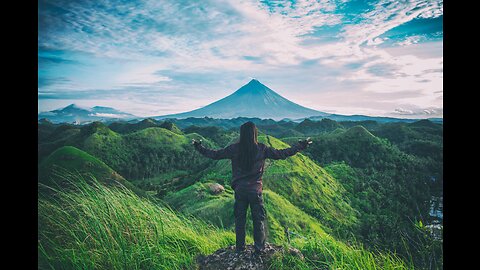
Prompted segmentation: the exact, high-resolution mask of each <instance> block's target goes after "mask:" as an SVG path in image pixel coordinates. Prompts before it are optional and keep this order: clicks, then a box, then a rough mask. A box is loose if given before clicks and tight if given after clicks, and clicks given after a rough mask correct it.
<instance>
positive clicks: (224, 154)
mask: <svg viewBox="0 0 480 270" xmlns="http://www.w3.org/2000/svg"><path fill="white" fill-rule="evenodd" d="M194 146H195V149H197V150H198V152H200V153H201V154H202V155H204V156H206V157H208V158H212V159H231V160H232V177H233V180H232V188H233V189H234V190H235V191H237V190H247V191H257V192H260V191H262V175H263V167H264V165H265V159H267V158H270V159H285V158H287V157H289V156H293V155H295V154H296V153H297V152H299V151H301V150H303V149H305V148H306V147H307V145H306V144H301V143H298V144H296V145H294V146H292V147H290V148H286V149H281V150H278V149H275V148H272V147H269V146H266V145H265V144H263V143H258V151H257V156H256V158H255V162H254V164H253V166H252V169H251V170H248V171H244V170H243V169H242V168H240V165H239V161H238V153H239V149H238V148H239V144H238V143H234V144H231V145H229V146H227V147H225V148H223V149H219V150H211V149H208V148H205V147H204V146H202V145H201V144H195V145H194Z"/></svg>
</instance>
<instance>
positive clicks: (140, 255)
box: [38, 177, 235, 269]
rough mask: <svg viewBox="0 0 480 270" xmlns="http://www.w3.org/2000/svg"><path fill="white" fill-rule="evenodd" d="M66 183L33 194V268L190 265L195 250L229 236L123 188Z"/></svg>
mask: <svg viewBox="0 0 480 270" xmlns="http://www.w3.org/2000/svg"><path fill="white" fill-rule="evenodd" d="M71 182H72V185H73V186H74V187H75V190H70V191H67V190H58V191H56V193H55V195H54V196H52V195H49V196H46V195H44V194H39V200H38V255H39V261H38V264H39V265H38V266H39V269H191V268H193V266H194V264H195V257H196V255H198V254H209V253H212V252H213V251H215V250H217V249H219V248H221V247H225V246H229V245H232V244H233V243H234V241H235V236H234V234H233V233H232V232H228V231H222V230H219V229H216V228H214V227H212V226H210V225H208V224H206V223H204V222H201V221H198V220H196V219H192V218H189V219H186V218H183V217H182V216H181V215H178V214H176V213H175V212H173V211H171V210H170V209H169V208H167V207H163V206H159V205H156V204H155V203H153V202H152V201H149V200H147V199H143V198H140V197H138V196H137V195H136V194H134V193H133V192H132V191H130V190H129V189H126V188H122V187H106V186H103V185H102V184H100V183H98V182H96V181H93V183H92V185H89V184H87V183H86V182H85V181H84V180H83V179H82V178H81V177H80V178H78V179H72V181H71ZM43 188H46V187H43Z"/></svg>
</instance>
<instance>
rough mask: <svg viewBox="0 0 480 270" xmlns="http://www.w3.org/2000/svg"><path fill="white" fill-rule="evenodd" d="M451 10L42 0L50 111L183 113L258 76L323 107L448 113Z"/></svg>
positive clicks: (357, 4)
mask: <svg viewBox="0 0 480 270" xmlns="http://www.w3.org/2000/svg"><path fill="white" fill-rule="evenodd" d="M442 16H443V2H442V1H390V2H388V1H260V2H257V1H238V0H230V1H229V0H224V1H156V0H151V1H150V0H147V1H58V0H57V1H40V2H39V38H38V44H39V82H38V83H39V86H38V87H39V89H38V94H39V111H47V110H51V109H56V108H58V107H62V106H65V105H68V104H69V103H76V104H80V105H85V106H92V105H102V106H112V107H115V108H117V109H120V110H124V111H127V112H130V113H133V114H136V115H144V116H153V115H162V114H168V113H175V112H183V111H188V110H192V109H196V108H199V107H201V106H205V105H207V104H208V103H210V102H213V101H215V100H217V99H219V98H222V97H224V96H226V95H228V94H230V93H231V92H233V91H235V90H236V89H238V88H239V87H241V86H242V85H243V84H245V83H247V82H248V80H249V79H250V78H252V77H254V78H257V79H259V80H260V81H261V82H262V83H264V84H266V85H267V86H269V87H270V88H272V89H273V90H275V91H277V92H278V93H279V94H281V95H283V96H285V97H286V98H289V99H290V100H292V101H294V102H297V103H300V104H302V105H304V106H307V107H310V108H313V109H317V110H320V111H327V112H334V113H343V114H369V115H385V116H400V117H402V116H405V117H406V116H412V115H415V116H418V117H437V116H442V115H443V110H442V108H443V83H442V80H443V51H442V40H443V31H442ZM72 101H74V102H72ZM94 102H96V103H94ZM409 112H411V113H409Z"/></svg>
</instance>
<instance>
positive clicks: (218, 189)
mask: <svg viewBox="0 0 480 270" xmlns="http://www.w3.org/2000/svg"><path fill="white" fill-rule="evenodd" d="M208 188H209V190H210V193H211V194H212V195H217V194H220V193H222V192H224V191H225V188H224V187H223V186H222V185H220V184H218V183H212V184H210V185H209V187H208Z"/></svg>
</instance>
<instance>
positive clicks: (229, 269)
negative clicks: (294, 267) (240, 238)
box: [197, 244, 303, 270]
mask: <svg viewBox="0 0 480 270" xmlns="http://www.w3.org/2000/svg"><path fill="white" fill-rule="evenodd" d="M288 253H289V254H291V255H294V256H298V257H299V258H301V259H303V255H302V253H301V252H300V251H299V250H298V249H295V248H284V247H282V246H278V245H272V244H266V245H265V250H264V253H262V254H261V255H255V254H254V249H253V246H252V245H247V247H246V249H245V251H243V252H240V253H237V252H236V251H235V246H230V247H227V248H222V249H219V250H217V251H215V252H214V253H213V254H211V255H208V256H203V255H201V256H199V257H197V264H198V269H199V270H247V269H248V270H264V269H268V268H269V264H270V262H271V260H272V258H273V257H274V256H276V255H278V256H282V255H284V254H288Z"/></svg>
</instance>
